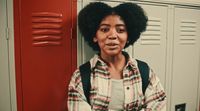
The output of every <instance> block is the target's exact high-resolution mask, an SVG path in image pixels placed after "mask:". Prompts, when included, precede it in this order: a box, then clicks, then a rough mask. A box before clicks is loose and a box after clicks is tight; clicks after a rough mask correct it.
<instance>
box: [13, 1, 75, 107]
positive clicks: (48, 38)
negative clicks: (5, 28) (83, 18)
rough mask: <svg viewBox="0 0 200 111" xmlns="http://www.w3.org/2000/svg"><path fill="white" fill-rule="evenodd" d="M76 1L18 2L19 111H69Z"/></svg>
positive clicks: (16, 15) (15, 17) (16, 55)
mask: <svg viewBox="0 0 200 111" xmlns="http://www.w3.org/2000/svg"><path fill="white" fill-rule="evenodd" d="M76 3H77V1H76V0H14V14H15V15H14V25H15V26H14V28H15V59H16V81H17V83H16V84H17V106H18V111H66V99H67V98H66V94H67V85H68V83H69V80H70V77H71V74H72V71H73V70H74V69H75V68H76V57H77V56H76V27H75V26H76V12H77V11H76Z"/></svg>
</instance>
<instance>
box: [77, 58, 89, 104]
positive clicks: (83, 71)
mask: <svg viewBox="0 0 200 111" xmlns="http://www.w3.org/2000/svg"><path fill="white" fill-rule="evenodd" d="M79 70H80V75H81V80H82V85H83V91H84V94H85V97H86V99H87V102H88V103H89V104H90V88H91V84H90V74H91V67H90V62H89V61H88V62H86V63H84V64H82V65H81V66H80V67H79Z"/></svg>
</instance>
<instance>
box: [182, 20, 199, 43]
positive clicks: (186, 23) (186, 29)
mask: <svg viewBox="0 0 200 111" xmlns="http://www.w3.org/2000/svg"><path fill="white" fill-rule="evenodd" d="M196 30H197V22H196V21H191V20H182V21H181V23H180V36H179V37H180V38H179V43H180V44H182V45H192V44H195V43H196Z"/></svg>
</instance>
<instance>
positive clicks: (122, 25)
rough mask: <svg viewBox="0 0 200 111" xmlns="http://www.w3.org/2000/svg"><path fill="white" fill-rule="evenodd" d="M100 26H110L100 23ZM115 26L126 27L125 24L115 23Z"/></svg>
mask: <svg viewBox="0 0 200 111" xmlns="http://www.w3.org/2000/svg"><path fill="white" fill-rule="evenodd" d="M100 26H110V24H100ZM115 26H117V27H120V26H123V27H126V25H125V24H116V25H115Z"/></svg>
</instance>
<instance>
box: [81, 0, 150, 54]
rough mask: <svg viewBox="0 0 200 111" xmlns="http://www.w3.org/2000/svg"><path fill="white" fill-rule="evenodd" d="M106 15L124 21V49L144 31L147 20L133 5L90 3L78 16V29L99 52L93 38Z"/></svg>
mask: <svg viewBox="0 0 200 111" xmlns="http://www.w3.org/2000/svg"><path fill="white" fill-rule="evenodd" d="M108 15H119V16H120V17H121V19H122V20H123V21H124V23H125V25H126V29H127V33H128V40H127V41H128V43H127V44H126V45H125V48H126V47H128V46H129V45H131V44H133V43H134V42H135V41H137V39H138V38H139V37H140V34H141V33H142V32H143V31H145V30H146V26H147V21H148V18H147V16H146V14H145V12H144V10H143V9H142V8H141V7H140V6H138V5H137V4H134V3H123V4H119V5H117V6H115V7H111V6H109V5H107V4H105V3H102V2H92V3H90V4H88V5H87V6H85V7H84V8H83V9H82V10H81V11H80V12H79V15H78V27H79V30H80V32H81V34H82V35H83V37H84V39H85V40H86V41H87V43H88V45H89V46H90V47H92V48H93V49H94V50H96V51H99V50H100V48H99V46H98V43H94V42H93V37H95V36H96V32H97V30H98V28H99V25H100V23H101V21H102V20H103V19H104V18H105V17H106V16H108Z"/></svg>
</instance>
